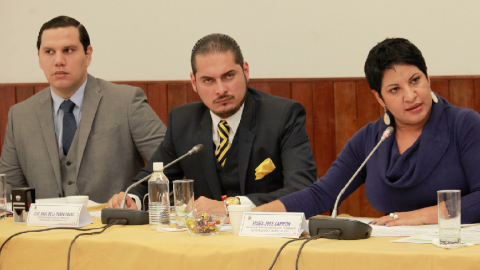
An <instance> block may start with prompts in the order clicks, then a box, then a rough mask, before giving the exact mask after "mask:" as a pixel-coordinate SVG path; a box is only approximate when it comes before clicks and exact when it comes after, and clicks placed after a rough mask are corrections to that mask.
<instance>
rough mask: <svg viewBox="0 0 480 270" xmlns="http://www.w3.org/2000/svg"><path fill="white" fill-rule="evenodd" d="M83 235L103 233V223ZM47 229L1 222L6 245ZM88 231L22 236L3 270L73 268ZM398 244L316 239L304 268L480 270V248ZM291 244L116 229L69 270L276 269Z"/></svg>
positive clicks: (95, 240) (289, 258) (289, 259)
mask: <svg viewBox="0 0 480 270" xmlns="http://www.w3.org/2000/svg"><path fill="white" fill-rule="evenodd" d="M93 221H94V222H93V224H90V225H87V226H85V227H84V228H99V227H102V226H104V225H103V224H101V221H100V218H93ZM38 229H42V227H29V226H26V225H25V224H14V223H13V218H10V217H9V218H7V219H6V220H2V221H0V244H3V242H4V241H5V240H6V239H7V238H8V237H9V236H11V235H13V234H15V233H18V232H21V231H26V230H38ZM79 233H81V232H79V231H75V230H52V231H46V232H35V233H26V234H21V235H18V236H15V237H14V238H12V239H11V240H10V241H9V242H7V244H6V245H5V247H4V249H3V250H2V252H1V253H0V269H2V270H4V269H5V270H9V269H15V270H16V269H51V270H53V269H66V268H67V255H68V247H69V245H70V243H71V241H72V240H73V238H74V237H75V236H76V235H77V234H79ZM394 239H399V238H395V237H371V238H369V239H364V240H351V241H346V240H331V239H317V240H314V241H310V242H309V243H308V244H306V245H305V247H304V248H303V250H302V253H301V256H300V259H299V264H298V265H299V269H322V270H323V269H368V270H374V269H381V270H386V269H387V270H394V269H446V270H447V269H448V270H452V269H479V268H480V246H479V245H475V246H472V247H463V248H457V249H442V248H438V247H436V246H434V245H432V244H412V243H391V241H392V240H394ZM288 240H290V239H286V238H270V237H239V236H236V235H233V234H232V233H231V232H220V233H219V234H218V235H215V236H191V235H190V234H189V233H188V232H186V231H183V232H156V231H151V230H150V228H149V226H148V225H139V226H124V225H114V226H112V227H110V228H108V229H106V230H105V231H104V232H103V233H102V234H98V235H88V236H82V237H80V238H78V239H77V240H76V241H75V243H74V244H73V247H72V251H71V261H70V269H72V270H73V269H93V270H94V269H102V270H103V269H115V270H118V269H142V270H147V269H185V270H193V269H202V270H210V269H243V270H244V269H249V270H251V269H262V270H266V269H268V268H269V267H270V265H271V264H272V262H273V259H274V257H275V255H276V253H277V252H278V250H279V248H280V247H281V246H282V245H283V244H284V243H285V242H286V241H288ZM302 243H303V241H295V242H293V243H290V244H289V245H288V246H286V247H285V248H284V249H283V251H282V253H281V254H280V256H279V258H278V260H277V262H276V264H275V266H274V268H273V269H295V260H296V256H297V252H298V249H299V247H300V245H301V244H302Z"/></svg>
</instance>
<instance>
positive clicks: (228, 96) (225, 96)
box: [213, 95, 235, 103]
mask: <svg viewBox="0 0 480 270" xmlns="http://www.w3.org/2000/svg"><path fill="white" fill-rule="evenodd" d="M226 98H230V99H233V98H235V97H234V96H232V95H222V96H219V97H218V98H216V99H215V100H213V103H217V102H218V101H219V100H222V99H226Z"/></svg>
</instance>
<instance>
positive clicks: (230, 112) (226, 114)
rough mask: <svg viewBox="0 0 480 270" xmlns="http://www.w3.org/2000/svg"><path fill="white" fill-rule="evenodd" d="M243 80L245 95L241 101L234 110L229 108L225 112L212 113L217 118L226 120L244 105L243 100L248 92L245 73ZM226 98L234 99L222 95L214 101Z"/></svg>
mask: <svg viewBox="0 0 480 270" xmlns="http://www.w3.org/2000/svg"><path fill="white" fill-rule="evenodd" d="M243 78H244V79H245V95H243V98H242V101H241V102H240V103H239V104H238V106H237V107H235V108H231V109H228V110H225V111H217V112H214V111H212V112H213V113H214V114H216V115H217V116H218V117H220V118H222V119H226V118H228V117H230V116H232V115H234V114H235V113H236V112H238V110H240V107H242V105H243V103H245V99H247V92H248V81H247V76H245V73H243ZM227 97H232V98H235V97H234V96H231V95H222V96H220V97H218V98H216V99H215V100H218V99H223V98H227ZM214 103H215V101H214Z"/></svg>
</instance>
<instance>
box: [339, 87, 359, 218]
mask: <svg viewBox="0 0 480 270" xmlns="http://www.w3.org/2000/svg"><path fill="white" fill-rule="evenodd" d="M356 90H357V89H356V83H355V82H336V83H334V92H335V135H336V151H337V155H338V154H339V153H340V152H341V151H342V149H343V147H344V146H345V144H346V143H347V141H348V140H349V139H350V138H351V137H352V136H353V135H354V134H355V133H356V132H357V125H358V117H357V95H356V92H357V91H356ZM360 199H361V198H360V190H357V191H355V192H353V193H352V194H351V195H350V196H349V197H348V198H347V199H346V200H345V201H344V202H343V203H342V204H341V206H340V207H339V208H338V213H339V214H342V213H348V214H350V215H352V216H360V214H361V209H360V205H359V201H360Z"/></svg>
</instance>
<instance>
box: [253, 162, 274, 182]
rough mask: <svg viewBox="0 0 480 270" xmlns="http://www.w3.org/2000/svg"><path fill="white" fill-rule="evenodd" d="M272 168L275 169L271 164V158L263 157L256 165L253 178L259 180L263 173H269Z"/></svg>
mask: <svg viewBox="0 0 480 270" xmlns="http://www.w3.org/2000/svg"><path fill="white" fill-rule="evenodd" d="M273 170H275V164H273V161H272V159H271V158H267V159H265V160H264V161H263V162H262V163H261V164H260V165H258V167H257V168H256V169H255V180H260V179H262V178H263V177H265V175H267V174H269V173H271V172H272V171H273Z"/></svg>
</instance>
